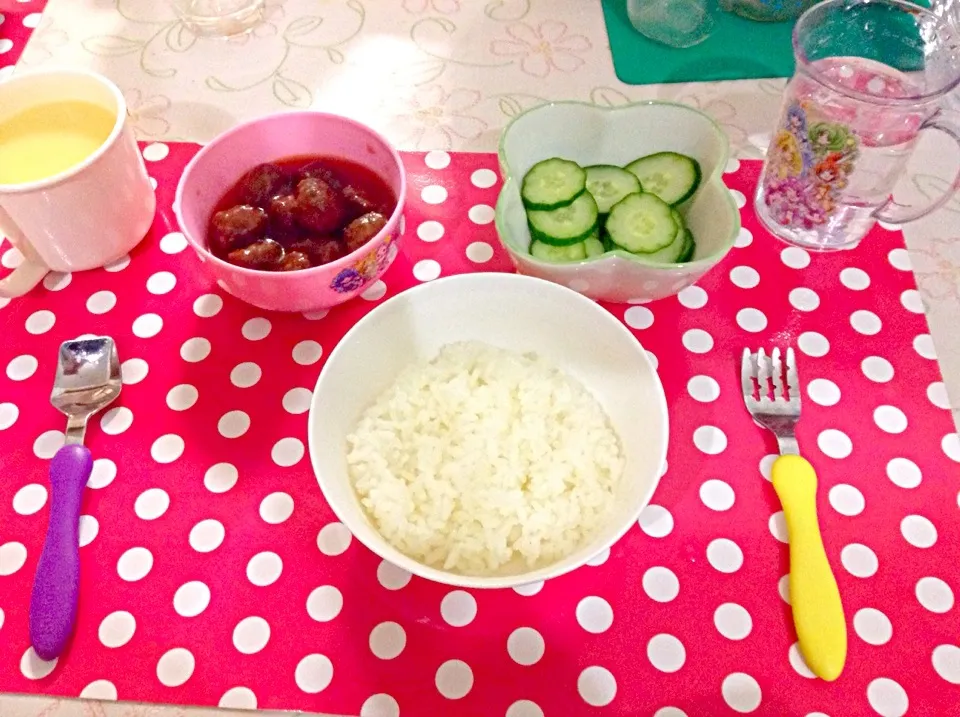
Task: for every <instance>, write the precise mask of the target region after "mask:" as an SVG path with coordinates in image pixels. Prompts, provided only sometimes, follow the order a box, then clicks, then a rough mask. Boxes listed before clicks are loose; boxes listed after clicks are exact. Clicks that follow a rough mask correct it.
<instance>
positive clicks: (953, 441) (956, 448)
mask: <svg viewBox="0 0 960 717" xmlns="http://www.w3.org/2000/svg"><path fill="white" fill-rule="evenodd" d="M940 448H941V449H942V450H943V452H944V454H945V455H946V456H947V458H949V459H950V460H952V461H956V462H957V463H960V436H958V435H957V434H956V433H948V434H947V435H945V436H944V437H943V440H941V441H940ZM34 450H36V447H34Z"/></svg>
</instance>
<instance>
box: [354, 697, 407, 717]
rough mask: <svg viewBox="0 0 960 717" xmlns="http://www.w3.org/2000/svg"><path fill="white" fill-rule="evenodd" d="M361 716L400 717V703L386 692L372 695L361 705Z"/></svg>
mask: <svg viewBox="0 0 960 717" xmlns="http://www.w3.org/2000/svg"><path fill="white" fill-rule="evenodd" d="M360 717H400V705H399V704H398V703H397V701H396V700H395V699H394V698H393V697H391V696H390V695H388V694H386V693H385V692H381V693H378V694H375V695H370V696H369V697H368V698H367V699H366V700H364V702H363V704H362V705H361V706H360Z"/></svg>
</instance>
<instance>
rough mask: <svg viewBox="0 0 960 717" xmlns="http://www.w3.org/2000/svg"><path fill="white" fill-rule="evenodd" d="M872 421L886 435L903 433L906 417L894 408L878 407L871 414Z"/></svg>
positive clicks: (905, 426)
mask: <svg viewBox="0 0 960 717" xmlns="http://www.w3.org/2000/svg"><path fill="white" fill-rule="evenodd" d="M873 421H874V423H876V424H877V427H878V428H880V430H882V431H886V432H887V433H903V432H904V431H905V430H906V429H907V417H906V416H905V415H904V413H903V411H901V410H900V409H899V408H897V407H896V406H878V407H877V408H876V410H874V412H873Z"/></svg>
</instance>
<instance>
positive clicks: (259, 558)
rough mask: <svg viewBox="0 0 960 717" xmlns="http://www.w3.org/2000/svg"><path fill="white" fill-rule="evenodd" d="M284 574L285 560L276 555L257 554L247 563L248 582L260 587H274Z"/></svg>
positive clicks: (269, 553) (268, 553)
mask: <svg viewBox="0 0 960 717" xmlns="http://www.w3.org/2000/svg"><path fill="white" fill-rule="evenodd" d="M281 572H283V560H281V559H280V556H279V555H277V554H276V553H271V552H263V553H257V554H256V555H254V556H253V557H252V558H250V562H249V563H247V580H249V581H250V582H251V583H253V584H254V585H256V586H258V587H266V586H267V585H273V584H274V583H275V582H277V580H278V579H279V578H280V573H281Z"/></svg>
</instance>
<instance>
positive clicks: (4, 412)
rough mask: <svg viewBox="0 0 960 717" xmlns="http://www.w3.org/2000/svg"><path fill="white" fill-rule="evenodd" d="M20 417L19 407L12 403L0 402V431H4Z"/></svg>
mask: <svg viewBox="0 0 960 717" xmlns="http://www.w3.org/2000/svg"><path fill="white" fill-rule="evenodd" d="M19 417H20V409H19V408H17V407H16V406H15V405H14V404H12V403H0V431H5V430H7V429H8V428H10V426H12V425H13V424H14V423H16V422H17V418H19Z"/></svg>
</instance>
